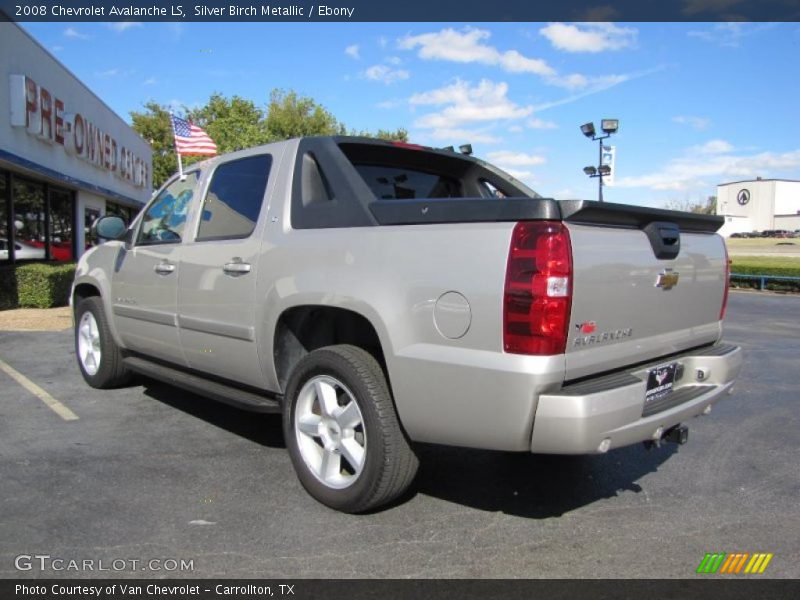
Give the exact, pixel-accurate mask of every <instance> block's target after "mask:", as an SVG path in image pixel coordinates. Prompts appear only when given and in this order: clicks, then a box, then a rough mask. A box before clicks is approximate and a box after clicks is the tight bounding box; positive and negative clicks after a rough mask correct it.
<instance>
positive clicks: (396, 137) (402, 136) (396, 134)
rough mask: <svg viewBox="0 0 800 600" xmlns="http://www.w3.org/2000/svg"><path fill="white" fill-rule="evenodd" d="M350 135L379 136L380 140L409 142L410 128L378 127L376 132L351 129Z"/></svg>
mask: <svg viewBox="0 0 800 600" xmlns="http://www.w3.org/2000/svg"><path fill="white" fill-rule="evenodd" d="M350 135H359V136H362V137H371V138H378V139H379V140H389V141H390V142H407V141H408V130H407V129H404V128H402V127H398V128H397V129H394V130H390V129H378V131H376V132H375V133H372V132H371V131H366V130H365V131H357V130H355V129H352V130H350Z"/></svg>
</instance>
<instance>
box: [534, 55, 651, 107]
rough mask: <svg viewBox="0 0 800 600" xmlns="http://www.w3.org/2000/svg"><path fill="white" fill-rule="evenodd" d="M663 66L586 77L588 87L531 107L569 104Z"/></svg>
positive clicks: (648, 73) (643, 75)
mask: <svg viewBox="0 0 800 600" xmlns="http://www.w3.org/2000/svg"><path fill="white" fill-rule="evenodd" d="M664 68H665V67H664V66H660V67H655V68H653V69H648V70H646V71H640V72H638V73H629V74H625V75H604V76H601V77H592V78H590V79H588V87H587V88H586V89H585V90H582V91H581V92H579V93H577V94H573V95H572V96H567V97H566V98H561V99H559V100H552V101H550V102H543V103H541V104H537V105H535V106H534V107H533V109H534V110H535V111H537V112H538V111H541V110H546V109H548V108H553V107H555V106H562V105H564V104H570V103H572V102H575V101H577V100H580V99H582V98H585V97H586V96H591V95H592V94H597V93H599V92H603V91H605V90H607V89H609V88H612V87H614V86H617V85H619V84H621V83H625V82H627V81H633V80H634V79H639V78H640V77H646V76H647V75H652V74H653V73H658V72H659V71H663V70H664Z"/></svg>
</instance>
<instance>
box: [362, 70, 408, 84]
mask: <svg viewBox="0 0 800 600" xmlns="http://www.w3.org/2000/svg"><path fill="white" fill-rule="evenodd" d="M364 77H365V78H366V79H369V80H371V81H380V82H381V83H385V84H386V85H390V84H392V83H395V82H396V81H400V80H403V79H408V78H409V73H408V71H406V70H404V69H392V68H391V67H387V66H386V65H373V66H371V67H370V68H368V69H367V70H366V71H364Z"/></svg>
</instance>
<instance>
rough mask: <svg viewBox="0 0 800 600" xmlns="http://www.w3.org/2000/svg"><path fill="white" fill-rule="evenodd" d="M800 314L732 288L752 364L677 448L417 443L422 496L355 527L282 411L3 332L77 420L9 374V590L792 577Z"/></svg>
mask: <svg viewBox="0 0 800 600" xmlns="http://www.w3.org/2000/svg"><path fill="white" fill-rule="evenodd" d="M799 321H800V297H798V296H778V295H767V294H764V295H762V294H757V293H736V292H733V293H732V294H731V298H730V304H729V308H728V320H727V323H726V339H727V340H728V341H730V342H733V343H736V344H739V345H741V346H743V348H744V351H745V366H744V370H743V372H742V374H741V377H740V381H739V382H738V384H737V387H736V391H735V393H734V395H732V396H730V397H729V398H726V399H724V400H723V401H721V402H720V403H719V404H717V406H716V407H715V408H714V410H713V412H712V413H711V415H710V416H707V417H700V418H698V419H694V420H692V421H690V422H689V423H688V425H689V430H690V437H689V443H688V444H686V445H684V446H680V447H678V446H675V445H667V446H663V447H662V448H659V449H655V450H651V451H648V450H646V449H645V448H643V447H642V446H640V445H637V446H632V447H628V448H623V449H619V450H615V451H612V452H610V453H609V454H607V455H601V456H588V457H547V456H532V455H527V454H508V453H499V452H481V451H475V450H464V449H457V448H448V447H441V446H427V445H426V446H421V447H419V448H418V451H419V454H420V458H421V463H422V466H421V468H420V472H419V476H418V478H417V480H416V483H415V485H414V487H413V489H412V491H411V492H410V493H409V494H408V495H407V496H406V497H405V498H403V499H402V500H401V501H400V502H398V503H396V504H395V505H394V506H391V507H389V508H388V509H385V510H382V511H379V512H375V513H373V514H368V515H360V516H351V515H344V514H340V513H337V512H334V511H332V510H330V509H328V508H326V507H324V506H322V505H320V504H318V503H316V502H315V501H314V500H313V499H312V498H311V497H310V496H308V495H307V494H306V493H305V492H304V490H303V489H302V488H301V486H300V484H299V483H298V481H297V479H296V478H295V476H294V472H293V470H292V467H291V463H290V461H289V457H288V455H287V453H286V451H285V449H284V443H283V438H282V434H281V427H280V418H279V417H278V416H275V415H262V416H259V415H252V414H250V413H247V412H242V411H239V410H236V409H233V408H230V407H227V406H224V405H219V404H215V403H214V402H211V401H208V400H205V399H203V398H200V397H198V396H195V395H193V394H190V393H187V392H183V391H181V390H177V389H174V388H171V387H169V386H166V385H163V384H160V383H155V382H147V381H144V382H141V383H139V384H138V385H135V386H133V387H129V388H126V389H120V390H113V391H99V390H94V389H91V388H89V387H88V386H87V385H85V384H84V382H83V380H82V379H81V377H80V374H79V372H78V368H77V366H76V364H75V360H74V356H73V352H72V336H71V332H69V331H66V332H60V333H12V332H0V360H2V361H4V363H5V364H7V365H8V366H10V367H11V368H12V369H14V370H16V371H17V372H19V373H21V374H22V375H24V376H25V377H26V378H27V379H28V380H30V381H31V382H33V383H34V384H35V385H38V386H39V387H40V388H41V390H43V391H44V392H45V396H50V397H51V398H52V399H54V400H56V401H57V402H58V403H61V404H63V406H64V407H66V408H68V410H69V411H70V412H72V413H73V414H74V415H76V416H77V417H78V418H77V419H72V420H68V419H65V418H64V416H63V414H61V415H60V414H59V413H57V412H55V411H54V410H52V407H51V406H48V404H47V403H46V402H45V401H44V400H43V397H42V396H41V395H39V396H37V395H35V394H34V393H32V391H31V390H30V389H26V388H25V387H23V386H22V385H20V384H19V382H18V381H16V380H14V379H12V378H11V377H10V376H9V375H8V373H7V372H3V371H0V458H1V460H0V578H3V577H12V578H16V577H24V578H29V577H100V576H103V577H108V576H114V577H119V576H121V577H193V578H197V577H200V578H206V577H222V576H224V577H237V578H238V577H248V578H251V577H258V578H262V577H263V578H276V577H283V578H299V577H315V578H339V577H381V578H384V577H386V578H389V577H391V578H395V577H399V578H406V577H420V578H429V577H430V578H446V577H458V578H489V577H503V578H505V577H508V578H530V577H533V578H536V577H581V578H582V577H603V578H605V577H625V578H627V577H667V578H673V577H674V578H687V577H688V578H691V577H698V575H695V570H696V569H697V567H698V565H699V564H700V562H701V560H702V559H703V557H704V555H705V554H706V553H708V552H728V553H732V552H748V553H756V552H763V553H772V554H774V557H773V558H772V560H771V562H770V563H769V566H768V568H767V569H766V571H765V572H764V574H763V575H759V576H758V577H789V578H798V577H800V467H798V447H799V446H800V444H799V443H798V442H799V441H800V436H799V435H798V431H799V430H800V416H798V415H799V414H800V410H798V408H799V406H798V399H799V398H800V393H799V392H800V384H798V378H800V360H798V357H800V322H799ZM487 427H491V424H490V423H487ZM36 555H38V556H48V557H49V558H46V559H41V558H40V559H36V558H33V557H34V556H36ZM19 557H22V558H19ZM26 557H31V558H26ZM87 560H88V561H91V562H90V563H84V561H87ZM56 561H61V562H56ZM70 561H75V562H74V563H70ZM114 561H116V562H114ZM151 561H156V562H151ZM171 561H174V562H171ZM181 562H183V563H184V566H185V568H184V569H183V570H181V567H180V564H181ZM87 564H88V565H89V566H90V567H91V568H88V569H87V568H86V565H87ZM73 565H75V566H77V568H76V569H72V568H71V567H72V566H73ZM101 566H103V567H105V568H107V569H111V570H110V572H99V571H98V568H99V567H101ZM42 567H44V568H42ZM59 567H60V568H59ZM117 567H120V568H119V569H117ZM190 567H191V568H190ZM20 568H21V569H22V570H20ZM705 577H713V576H708V575H706V576H705ZM740 577H744V575H740Z"/></svg>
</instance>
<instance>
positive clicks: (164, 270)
mask: <svg viewBox="0 0 800 600" xmlns="http://www.w3.org/2000/svg"><path fill="white" fill-rule="evenodd" d="M153 270H154V271H155V272H156V273H158V274H159V275H169V274H170V273H172V272H174V271H175V265H174V264H172V263H171V262H166V261H164V262H161V263H158V264H157V265H156V266H155V267H153Z"/></svg>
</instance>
